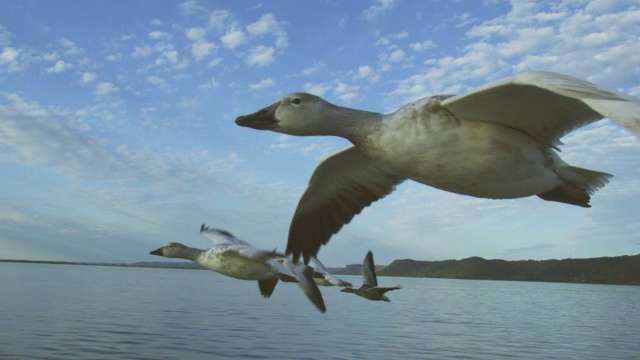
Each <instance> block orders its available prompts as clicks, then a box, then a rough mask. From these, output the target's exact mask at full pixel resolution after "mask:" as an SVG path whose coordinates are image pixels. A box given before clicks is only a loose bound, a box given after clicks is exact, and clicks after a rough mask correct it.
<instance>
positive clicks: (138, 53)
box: [131, 45, 153, 58]
mask: <svg viewBox="0 0 640 360" xmlns="http://www.w3.org/2000/svg"><path fill="white" fill-rule="evenodd" d="M151 54H153V48H152V47H151V46H149V45H142V46H136V47H134V48H133V53H131V56H133V57H134V58H142V57H147V56H150V55H151Z"/></svg>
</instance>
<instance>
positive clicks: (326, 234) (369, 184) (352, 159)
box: [286, 146, 405, 263]
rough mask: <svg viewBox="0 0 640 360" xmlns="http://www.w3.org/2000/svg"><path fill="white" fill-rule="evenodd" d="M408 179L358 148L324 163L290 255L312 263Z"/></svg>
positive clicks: (296, 218)
mask: <svg viewBox="0 0 640 360" xmlns="http://www.w3.org/2000/svg"><path fill="white" fill-rule="evenodd" d="M404 180H405V178H403V177H401V176H397V175H393V174H391V173H388V172H386V171H384V170H383V169H381V168H380V167H379V166H378V165H377V164H376V162H375V161H373V160H372V159H371V158H369V157H368V156H367V155H365V154H364V153H363V152H362V151H360V150H359V149H357V148H356V147H355V146H349V147H347V148H345V149H343V150H340V151H338V152H336V153H334V154H332V155H330V156H328V157H327V158H325V159H324V160H322V161H321V162H320V164H319V165H318V167H317V168H316V169H315V171H314V172H313V175H311V179H310V180H309V185H308V186H307V189H306V190H305V192H304V193H303V194H302V197H301V198H300V201H299V202H298V207H297V208H296V211H295V213H294V215H293V220H292V221H291V225H290V227H289V240H288V243H287V250H286V253H287V254H293V262H294V263H297V262H298V260H299V259H300V255H301V254H302V256H303V258H304V262H305V263H308V262H309V259H310V257H311V256H315V255H316V254H317V253H318V250H319V249H320V246H321V245H323V244H326V243H327V242H328V241H329V239H330V238H331V236H332V235H333V234H335V233H337V232H338V231H339V230H340V229H341V228H342V226H343V225H345V224H348V223H349V222H350V221H351V219H352V218H353V217H354V216H355V215H356V214H359V213H360V212H361V211H362V209H364V208H365V207H367V206H369V205H370V204H371V203H372V202H374V201H376V200H378V199H381V198H383V197H385V196H386V195H387V194H389V193H391V192H392V191H393V190H394V189H395V187H396V185H398V184H400V183H401V182H403V181H404Z"/></svg>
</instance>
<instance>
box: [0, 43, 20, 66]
mask: <svg viewBox="0 0 640 360" xmlns="http://www.w3.org/2000/svg"><path fill="white" fill-rule="evenodd" d="M19 56H20V50H19V49H16V48H14V47H11V46H6V47H4V48H3V49H2V52H0V70H2V69H3V68H4V69H6V70H7V71H8V72H15V71H19V70H21V69H22V67H21V66H20V62H19V59H18V58H19Z"/></svg>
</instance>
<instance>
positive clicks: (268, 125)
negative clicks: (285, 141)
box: [236, 93, 374, 137]
mask: <svg viewBox="0 0 640 360" xmlns="http://www.w3.org/2000/svg"><path fill="white" fill-rule="evenodd" d="M371 114H374V113H369V112H366V111H360V110H354V109H349V108H345V107H340V106H336V105H334V104H332V103H330V102H328V101H325V100H324V99H322V98H320V97H318V96H315V95H311V94H307V93H291V94H288V95H285V96H283V97H281V98H280V99H278V100H277V101H276V102H275V103H273V104H272V105H271V106H268V107H266V108H264V109H262V110H258V111H257V112H255V113H253V114H250V115H243V116H239V117H238V118H237V119H236V124H238V125H240V126H245V127H250V128H253V129H258V130H271V131H275V132H279V133H283V134H288V135H298V136H310V135H337V136H344V137H348V135H349V134H348V130H349V129H351V128H353V126H350V124H352V123H354V122H355V121H351V120H354V119H357V118H358V117H366V116H367V115H371Z"/></svg>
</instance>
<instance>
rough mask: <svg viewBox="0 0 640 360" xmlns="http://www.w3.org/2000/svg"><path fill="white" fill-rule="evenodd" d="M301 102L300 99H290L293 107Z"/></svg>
mask: <svg viewBox="0 0 640 360" xmlns="http://www.w3.org/2000/svg"><path fill="white" fill-rule="evenodd" d="M301 102H302V101H301V100H300V98H293V99H291V103H292V104H294V105H298V104H300V103H301Z"/></svg>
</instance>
